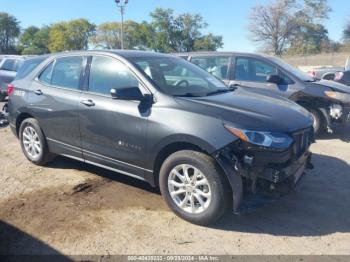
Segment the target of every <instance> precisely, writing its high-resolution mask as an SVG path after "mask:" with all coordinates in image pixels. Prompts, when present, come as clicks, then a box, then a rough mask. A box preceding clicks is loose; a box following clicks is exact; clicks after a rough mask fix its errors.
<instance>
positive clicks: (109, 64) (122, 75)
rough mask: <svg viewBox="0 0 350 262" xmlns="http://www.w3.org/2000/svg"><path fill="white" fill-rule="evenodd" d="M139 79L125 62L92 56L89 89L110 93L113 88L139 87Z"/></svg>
mask: <svg viewBox="0 0 350 262" xmlns="http://www.w3.org/2000/svg"><path fill="white" fill-rule="evenodd" d="M138 86H139V81H138V80H137V78H136V77H135V76H134V75H133V74H132V72H131V71H130V70H129V68H127V67H126V66H125V65H124V64H122V63H121V62H119V61H117V60H116V59H114V58H111V57H103V56H96V57H93V58H92V62H91V69H90V77H89V91H90V92H93V93H98V94H102V95H110V93H111V89H117V90H118V89H121V88H131V87H138Z"/></svg>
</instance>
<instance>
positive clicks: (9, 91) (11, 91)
mask: <svg viewBox="0 0 350 262" xmlns="http://www.w3.org/2000/svg"><path fill="white" fill-rule="evenodd" d="M13 91H15V87H14V86H13V85H11V84H9V85H7V95H8V96H10V95H12V94H13Z"/></svg>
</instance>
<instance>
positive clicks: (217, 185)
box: [159, 150, 231, 226]
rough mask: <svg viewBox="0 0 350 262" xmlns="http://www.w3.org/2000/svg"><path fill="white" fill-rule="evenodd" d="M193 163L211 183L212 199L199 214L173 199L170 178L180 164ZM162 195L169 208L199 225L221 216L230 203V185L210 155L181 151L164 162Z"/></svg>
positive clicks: (161, 181)
mask: <svg viewBox="0 0 350 262" xmlns="http://www.w3.org/2000/svg"><path fill="white" fill-rule="evenodd" d="M183 164H185V165H191V166H193V167H195V168H197V169H198V170H199V171H201V172H202V173H203V174H204V175H205V177H206V178H207V181H208V182H209V185H210V190H211V201H210V204H209V206H208V207H207V209H206V210H205V211H203V212H202V213H199V214H193V213H190V212H186V211H185V210H183V209H182V208H180V207H179V206H178V205H177V204H176V203H175V201H174V200H173V199H172V197H171V195H170V192H169V188H168V178H169V175H170V173H171V171H172V170H173V169H174V168H175V167H177V166H179V165H183ZM159 185H160V190H161V193H162V196H163V198H164V200H165V201H166V203H167V205H168V206H169V208H170V209H171V210H172V211H173V212H174V213H175V214H176V215H178V216H179V217H181V218H182V219H184V220H186V221H188V222H190V223H193V224H197V225H202V226H205V225H210V224H213V223H215V222H216V221H217V220H218V219H219V218H221V217H222V216H223V215H224V213H225V211H227V210H228V208H229V204H230V199H231V197H230V187H229V184H228V182H227V179H226V178H225V177H224V174H222V170H221V169H220V167H219V166H218V165H217V163H216V162H215V160H214V159H213V158H211V157H210V156H208V155H206V154H203V153H200V152H196V151H189V150H184V151H179V152H176V153H174V154H172V155H170V156H169V157H168V158H167V159H166V160H165V161H164V163H163V165H162V167H161V170H160V174H159Z"/></svg>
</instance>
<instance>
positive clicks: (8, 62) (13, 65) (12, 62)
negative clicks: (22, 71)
mask: <svg viewBox="0 0 350 262" xmlns="http://www.w3.org/2000/svg"><path fill="white" fill-rule="evenodd" d="M22 64H23V60H19V59H5V61H4V63H3V64H2V66H1V70H5V71H12V72H17V71H18V69H19V68H20V67H21V65H22Z"/></svg>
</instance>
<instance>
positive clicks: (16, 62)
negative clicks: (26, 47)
mask: <svg viewBox="0 0 350 262" xmlns="http://www.w3.org/2000/svg"><path fill="white" fill-rule="evenodd" d="M23 60H24V58H23V57H21V56H10V55H9V56H0V102H3V101H4V99H5V98H6V96H7V85H8V84H9V83H11V82H12V81H13V79H14V78H15V77H16V74H17V71H18V69H19V68H20V67H21V65H22V63H23Z"/></svg>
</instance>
